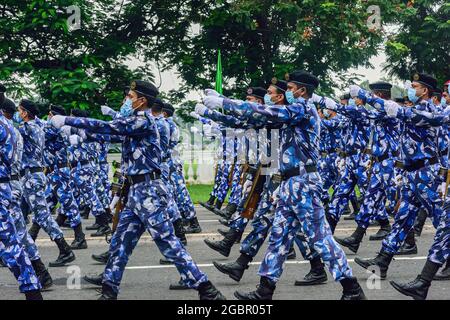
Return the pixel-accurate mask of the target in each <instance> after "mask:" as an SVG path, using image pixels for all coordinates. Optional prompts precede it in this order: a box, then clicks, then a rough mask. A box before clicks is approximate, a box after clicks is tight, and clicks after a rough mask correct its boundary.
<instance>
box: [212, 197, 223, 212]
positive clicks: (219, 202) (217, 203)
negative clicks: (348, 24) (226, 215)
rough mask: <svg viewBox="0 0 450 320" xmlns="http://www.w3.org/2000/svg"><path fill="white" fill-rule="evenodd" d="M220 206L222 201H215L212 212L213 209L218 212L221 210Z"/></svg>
mask: <svg viewBox="0 0 450 320" xmlns="http://www.w3.org/2000/svg"><path fill="white" fill-rule="evenodd" d="M222 205H223V201H219V200H217V201H216V205H215V206H214V208H213V212H214V213H215V211H214V209H216V210H220V209H221V208H222Z"/></svg>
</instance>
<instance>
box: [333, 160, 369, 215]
mask: <svg viewBox="0 0 450 320" xmlns="http://www.w3.org/2000/svg"><path fill="white" fill-rule="evenodd" d="M367 160H368V157H367V155H364V154H360V155H359V154H358V155H353V156H350V157H347V158H346V159H345V171H344V174H343V175H342V177H341V179H340V181H339V186H338V188H337V190H335V192H334V194H333V199H332V201H331V203H330V205H329V207H328V213H327V214H328V216H329V218H332V219H333V220H334V221H336V222H338V221H339V219H340V218H341V216H342V213H343V212H344V210H345V208H346V207H347V205H348V201H349V197H350V195H351V194H352V192H353V191H354V189H355V187H356V186H357V185H358V187H359V190H360V191H361V192H363V190H364V189H365V185H366V183H367V172H366V169H367V168H366V167H365V166H363V163H365V162H366V161H367Z"/></svg>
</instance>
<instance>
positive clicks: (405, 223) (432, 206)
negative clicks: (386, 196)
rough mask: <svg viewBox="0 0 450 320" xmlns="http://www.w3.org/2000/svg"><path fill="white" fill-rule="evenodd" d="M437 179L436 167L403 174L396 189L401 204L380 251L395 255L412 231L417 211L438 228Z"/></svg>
mask: <svg viewBox="0 0 450 320" xmlns="http://www.w3.org/2000/svg"><path fill="white" fill-rule="evenodd" d="M439 183H440V179H439V178H438V175H437V168H436V167H429V166H425V167H423V168H421V169H420V170H416V171H411V172H408V171H405V176H404V181H403V185H402V187H401V189H400V194H401V203H400V207H399V209H398V212H397V214H396V215H395V218H394V219H395V220H394V224H393V226H392V231H391V232H390V233H389V235H388V236H387V237H386V238H385V239H384V240H383V244H382V251H384V252H388V253H391V254H395V253H396V252H397V251H398V249H399V248H400V246H401V245H402V244H403V242H404V241H405V238H406V235H407V234H408V232H409V231H410V230H411V229H412V228H413V227H414V222H415V220H416V217H417V214H418V212H419V209H421V208H423V209H425V210H426V211H427V213H428V216H430V217H431V218H432V220H433V225H434V226H435V228H437V227H438V225H439V223H440V220H441V217H442V199H441V197H440V196H439V194H438V192H437V186H438V184H439Z"/></svg>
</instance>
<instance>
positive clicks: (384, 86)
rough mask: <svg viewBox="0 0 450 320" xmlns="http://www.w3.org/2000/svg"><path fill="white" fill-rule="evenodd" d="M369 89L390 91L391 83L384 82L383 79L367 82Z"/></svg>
mask: <svg viewBox="0 0 450 320" xmlns="http://www.w3.org/2000/svg"><path fill="white" fill-rule="evenodd" d="M369 89H370V90H372V91H373V90H381V91H391V89H392V84H390V83H389V82H385V81H377V82H374V83H371V84H369Z"/></svg>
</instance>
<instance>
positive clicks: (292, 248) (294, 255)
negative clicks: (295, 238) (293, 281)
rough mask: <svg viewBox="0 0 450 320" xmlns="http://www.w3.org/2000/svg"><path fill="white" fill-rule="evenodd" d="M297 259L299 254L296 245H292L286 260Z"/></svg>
mask: <svg viewBox="0 0 450 320" xmlns="http://www.w3.org/2000/svg"><path fill="white" fill-rule="evenodd" d="M295 258H297V254H296V253H295V249H294V243H292V245H291V248H290V249H289V252H288V254H287V257H286V260H295Z"/></svg>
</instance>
